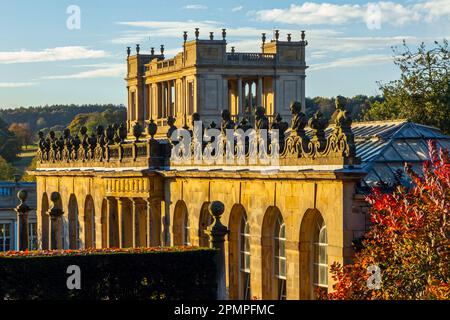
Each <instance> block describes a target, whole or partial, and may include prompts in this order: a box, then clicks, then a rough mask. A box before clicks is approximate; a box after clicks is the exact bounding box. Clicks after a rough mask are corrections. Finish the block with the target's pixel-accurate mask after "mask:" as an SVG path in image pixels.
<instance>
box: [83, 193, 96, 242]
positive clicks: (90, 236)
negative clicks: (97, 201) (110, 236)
mask: <svg viewBox="0 0 450 320" xmlns="http://www.w3.org/2000/svg"><path fill="white" fill-rule="evenodd" d="M84 228H85V244H84V246H85V248H95V208H94V200H93V199H92V197H91V196H87V197H86V202H85V206H84Z"/></svg>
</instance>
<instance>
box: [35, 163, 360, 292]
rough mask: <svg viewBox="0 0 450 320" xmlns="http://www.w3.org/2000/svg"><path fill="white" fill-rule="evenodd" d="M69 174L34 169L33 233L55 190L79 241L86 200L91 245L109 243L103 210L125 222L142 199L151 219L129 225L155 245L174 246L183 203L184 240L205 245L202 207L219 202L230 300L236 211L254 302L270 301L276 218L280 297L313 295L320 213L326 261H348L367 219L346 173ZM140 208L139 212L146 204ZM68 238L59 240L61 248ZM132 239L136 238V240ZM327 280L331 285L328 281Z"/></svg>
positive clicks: (233, 285)
mask: <svg viewBox="0 0 450 320" xmlns="http://www.w3.org/2000/svg"><path fill="white" fill-rule="evenodd" d="M75 174H76V176H75V175H74V176H71V175H69V174H68V173H67V172H65V173H64V172H62V173H59V174H58V173H55V172H52V173H48V174H44V173H40V175H39V176H37V193H38V194H39V195H43V196H42V197H41V199H38V208H37V209H38V210H37V212H38V214H37V215H38V224H39V234H40V235H41V234H45V232H46V230H45V228H46V227H45V225H46V223H48V222H45V219H46V217H45V214H46V212H47V210H48V200H47V199H46V197H49V196H50V194H51V193H52V192H54V191H57V192H59V193H60V195H61V204H60V205H61V207H62V209H63V210H64V222H65V224H68V221H69V217H68V212H69V211H70V210H71V209H70V208H69V199H70V198H73V197H75V198H76V201H77V204H78V221H79V225H80V228H79V229H80V232H79V236H80V243H82V246H83V244H85V243H86V242H87V241H88V239H87V237H90V235H89V232H88V231H87V228H86V219H85V212H86V210H88V208H87V206H89V205H90V204H88V203H93V206H94V212H95V213H94V217H95V218H94V219H95V232H94V233H95V246H96V247H98V248H99V247H102V246H105V245H106V244H109V242H105V239H106V238H108V240H109V239H110V237H114V236H113V235H112V234H111V233H112V231H110V230H111V229H112V227H111V226H108V227H106V226H105V225H109V224H108V223H107V221H110V220H109V219H108V218H107V215H108V214H109V213H110V212H113V211H114V210H115V211H116V213H115V214H119V215H120V214H121V213H123V216H122V218H123V219H127V218H126V215H125V212H126V211H127V210H128V211H130V210H132V207H133V205H132V204H133V203H141V201H146V200H148V199H150V200H151V201H149V203H152V205H151V206H150V205H149V211H148V212H151V216H152V221H151V222H148V221H147V222H145V219H143V220H139V219H138V218H136V220H133V221H138V223H147V225H148V223H151V224H152V227H149V228H147V229H146V228H145V227H144V229H142V228H140V227H139V226H137V227H136V228H138V229H139V228H140V230H141V232H147V231H146V230H150V232H155V231H152V230H161V231H156V232H157V233H159V232H161V234H160V235H156V236H155V235H152V236H153V238H155V237H156V238H158V236H160V239H161V240H162V243H164V242H165V243H166V244H168V245H174V244H176V242H177V241H178V240H177V237H178V238H179V237H180V235H177V233H179V232H182V231H181V229H182V227H180V226H179V225H178V224H177V223H178V222H177V219H178V218H177V216H176V215H177V212H180V208H184V209H183V210H186V211H187V215H188V221H189V233H190V243H191V244H192V245H204V244H205V242H204V239H205V238H204V237H205V235H204V233H203V229H204V227H205V223H204V222H205V219H206V221H208V222H210V220H208V219H209V218H208V215H207V214H205V208H206V205H207V204H208V203H209V202H211V201H215V200H219V201H222V202H223V203H224V204H225V213H224V216H223V218H222V222H223V223H224V225H226V226H228V227H229V229H230V235H229V236H228V241H227V243H226V244H225V247H226V259H227V261H226V264H227V286H228V287H229V294H230V297H231V298H238V297H239V293H238V290H239V289H238V288H239V280H238V279H239V277H238V276H237V273H238V270H236V264H237V259H238V256H239V248H238V247H237V244H236V243H235V242H236V234H237V233H238V230H237V228H238V223H237V221H239V219H238V218H237V216H239V215H242V214H245V215H246V216H247V220H248V221H249V223H250V252H251V258H250V265H251V276H250V279H251V292H252V293H251V295H252V296H253V297H258V298H260V299H261V298H263V299H276V298H277V293H276V290H277V289H276V285H275V284H274V283H275V279H274V276H273V274H274V266H273V248H271V244H272V241H271V240H272V238H273V225H274V222H275V220H276V217H278V216H280V215H281V217H282V219H283V221H284V223H285V225H286V261H287V267H286V272H287V274H286V288H287V290H286V291H287V299H308V298H312V297H313V288H314V286H313V284H312V275H311V273H312V270H313V269H312V259H313V257H312V249H311V248H312V246H313V242H314V241H313V239H312V236H313V234H314V232H315V227H316V226H315V223H316V221H317V218H318V217H322V218H323V220H324V222H325V225H326V228H327V236H328V265H331V264H332V263H333V262H335V261H337V262H341V263H342V262H344V261H348V260H349V259H350V258H351V255H352V249H351V242H352V240H353V239H354V237H355V235H358V234H360V233H361V232H363V231H364V228H365V223H366V221H365V215H364V214H361V213H360V212H361V209H360V207H361V203H360V202H358V201H355V195H354V190H355V188H354V184H355V181H357V179H359V177H356V176H355V177H352V176H351V175H349V174H347V175H345V178H344V176H339V175H338V174H337V173H333V172H304V173H302V172H295V173H272V174H261V173H252V172H241V173H239V172H238V173H236V172H232V173H231V172H230V173H225V172H222V173H220V172H204V173H202V172H176V171H171V172H168V171H165V172H161V173H160V174H161V175H156V174H147V175H146V174H141V173H113V174H109V175H106V174H100V173H80V172H77V173H75ZM163 175H164V177H163ZM111 186H114V188H112V187H111ZM113 189H114V190H113ZM91 197H92V201H91V200H90V199H91ZM106 198H109V199H117V198H121V199H125V198H126V199H131V200H132V201H131V202H130V203H131V205H130V206H128V207H123V208H122V207H121V208H117V205H116V206H115V207H111V208H108V201H106ZM155 202H157V204H156V205H155ZM105 206H106V208H105ZM72 210H73V209H72ZM89 210H90V209H89ZM117 211H120V212H117ZM136 212H138V211H136ZM142 212H145V209H144V210H143V211H142ZM142 212H140V213H137V214H141V213H142ZM202 213H203V214H202ZM127 217H129V216H127ZM158 220H159V221H158ZM155 224H160V228H159V229H158V228H156V229H154V225H155ZM49 228H51V227H49ZM64 228H65V237H66V238H67V237H68V228H69V227H68V226H67V225H65V227H64ZM88 228H89V227H88ZM142 230H143V231H142ZM42 232H43V233H42ZM122 232H124V233H126V232H133V233H134V232H135V229H133V228H130V229H128V228H125V229H124V230H122ZM108 235H109V237H108ZM125 236H126V237H128V238H129V237H130V235H125ZM125 236H124V237H125ZM44 237H45V236H44ZM202 237H203V238H202ZM40 241H41V244H43V246H45V244H44V242H45V239H43V238H41V239H40ZM47 241H48V240H47ZM89 241H90V240H89ZM68 242H69V240H67V239H66V246H67V245H68ZM111 243H112V240H111ZM138 243H139V241H138V240H137V242H136V244H135V245H137V244H138ZM141 243H142V242H141ZM153 243H155V242H153ZM144 244H145V242H144ZM328 284H329V290H331V287H332V279H331V278H329V280H328Z"/></svg>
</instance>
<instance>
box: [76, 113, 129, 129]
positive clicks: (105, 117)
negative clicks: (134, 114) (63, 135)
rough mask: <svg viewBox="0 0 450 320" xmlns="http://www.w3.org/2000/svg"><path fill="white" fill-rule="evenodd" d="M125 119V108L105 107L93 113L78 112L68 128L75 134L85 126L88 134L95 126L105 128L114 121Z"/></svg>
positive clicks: (123, 120)
mask: <svg viewBox="0 0 450 320" xmlns="http://www.w3.org/2000/svg"><path fill="white" fill-rule="evenodd" d="M126 120H127V112H126V109H125V108H122V109H107V110H105V111H103V112H94V113H80V114H78V115H77V116H76V117H75V118H74V119H73V120H72V122H71V123H70V124H69V126H68V128H69V129H70V132H72V133H73V134H77V133H78V132H79V131H80V129H81V127H83V126H85V127H86V128H87V129H88V134H91V133H92V132H95V128H96V127H97V126H100V125H101V126H103V127H104V128H106V127H107V126H108V125H110V124H111V125H112V124H114V123H122V122H125V121H126Z"/></svg>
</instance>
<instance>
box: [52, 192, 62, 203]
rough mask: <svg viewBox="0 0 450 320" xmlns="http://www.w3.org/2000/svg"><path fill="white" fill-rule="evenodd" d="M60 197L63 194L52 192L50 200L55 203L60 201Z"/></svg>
mask: <svg viewBox="0 0 450 320" xmlns="http://www.w3.org/2000/svg"><path fill="white" fill-rule="evenodd" d="M59 199H61V196H60V195H59V193H58V192H56V191H55V192H52V194H51V195H50V200H51V201H52V202H53V203H56V202H58V201H59Z"/></svg>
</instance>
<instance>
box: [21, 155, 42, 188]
mask: <svg viewBox="0 0 450 320" xmlns="http://www.w3.org/2000/svg"><path fill="white" fill-rule="evenodd" d="M37 161H38V158H37V157H34V158H33V160H32V161H31V163H30V164H29V165H28V167H27V169H26V170H25V173H24V174H23V176H22V178H21V180H22V181H24V182H36V177H35V176H32V175H29V174H28V173H27V171H33V170H35V169H36V166H37Z"/></svg>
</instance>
